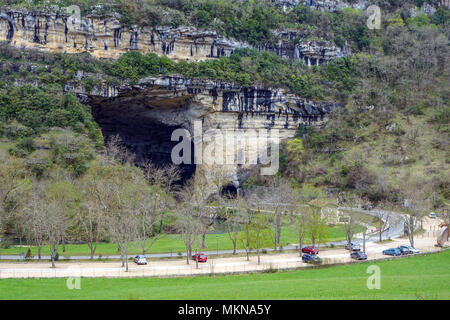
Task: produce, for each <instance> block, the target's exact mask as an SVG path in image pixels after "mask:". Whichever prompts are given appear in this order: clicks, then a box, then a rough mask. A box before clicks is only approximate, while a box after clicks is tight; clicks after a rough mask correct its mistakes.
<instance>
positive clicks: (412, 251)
mask: <svg viewBox="0 0 450 320" xmlns="http://www.w3.org/2000/svg"><path fill="white" fill-rule="evenodd" d="M398 248H399V249H400V250H401V251H402V252H405V251H406V252H408V253H409V254H416V253H420V251H419V250H417V249H416V248H413V247H411V246H407V245H402V246H399V247H398Z"/></svg>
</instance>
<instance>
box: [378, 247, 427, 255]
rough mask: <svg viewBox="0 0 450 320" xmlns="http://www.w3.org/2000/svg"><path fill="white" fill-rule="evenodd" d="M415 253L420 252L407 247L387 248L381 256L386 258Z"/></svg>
mask: <svg viewBox="0 0 450 320" xmlns="http://www.w3.org/2000/svg"><path fill="white" fill-rule="evenodd" d="M417 253H420V251H419V250H417V249H416V248H413V247H411V246H407V245H402V246H399V247H397V248H389V249H386V250H383V254H384V255H388V256H403V255H407V254H417Z"/></svg>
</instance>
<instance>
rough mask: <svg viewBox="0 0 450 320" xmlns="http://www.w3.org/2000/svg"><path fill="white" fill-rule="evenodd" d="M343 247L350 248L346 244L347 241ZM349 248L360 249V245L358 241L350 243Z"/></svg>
mask: <svg viewBox="0 0 450 320" xmlns="http://www.w3.org/2000/svg"><path fill="white" fill-rule="evenodd" d="M345 249H347V250H350V247H349V246H348V243H347V244H346V245H345ZM351 250H352V251H360V250H361V247H360V246H359V243H354V242H352V243H351Z"/></svg>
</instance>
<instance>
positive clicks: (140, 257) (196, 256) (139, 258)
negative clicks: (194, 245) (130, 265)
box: [133, 253, 208, 265]
mask: <svg viewBox="0 0 450 320" xmlns="http://www.w3.org/2000/svg"><path fill="white" fill-rule="evenodd" d="M192 260H194V261H195V260H197V261H198V262H206V261H208V257H207V256H206V254H204V253H198V254H194V255H193V256H192ZM133 261H134V263H136V264H138V265H146V264H147V259H146V258H145V256H144V255H142V254H140V255H137V256H136V257H134V259H133Z"/></svg>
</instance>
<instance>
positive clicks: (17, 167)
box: [0, 152, 31, 235]
mask: <svg viewBox="0 0 450 320" xmlns="http://www.w3.org/2000/svg"><path fill="white" fill-rule="evenodd" d="M0 181H1V183H0V235H1V234H2V232H3V227H4V223H5V221H6V220H7V219H8V218H9V217H10V216H11V215H12V214H14V213H16V212H18V211H19V210H20V208H21V206H22V205H23V204H24V202H25V201H24V200H26V195H27V193H28V191H29V190H30V189H31V183H30V180H29V179H27V176H26V172H25V171H24V169H23V167H22V163H21V161H20V160H17V159H14V158H12V157H8V156H6V155H4V154H3V153H1V152H0Z"/></svg>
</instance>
